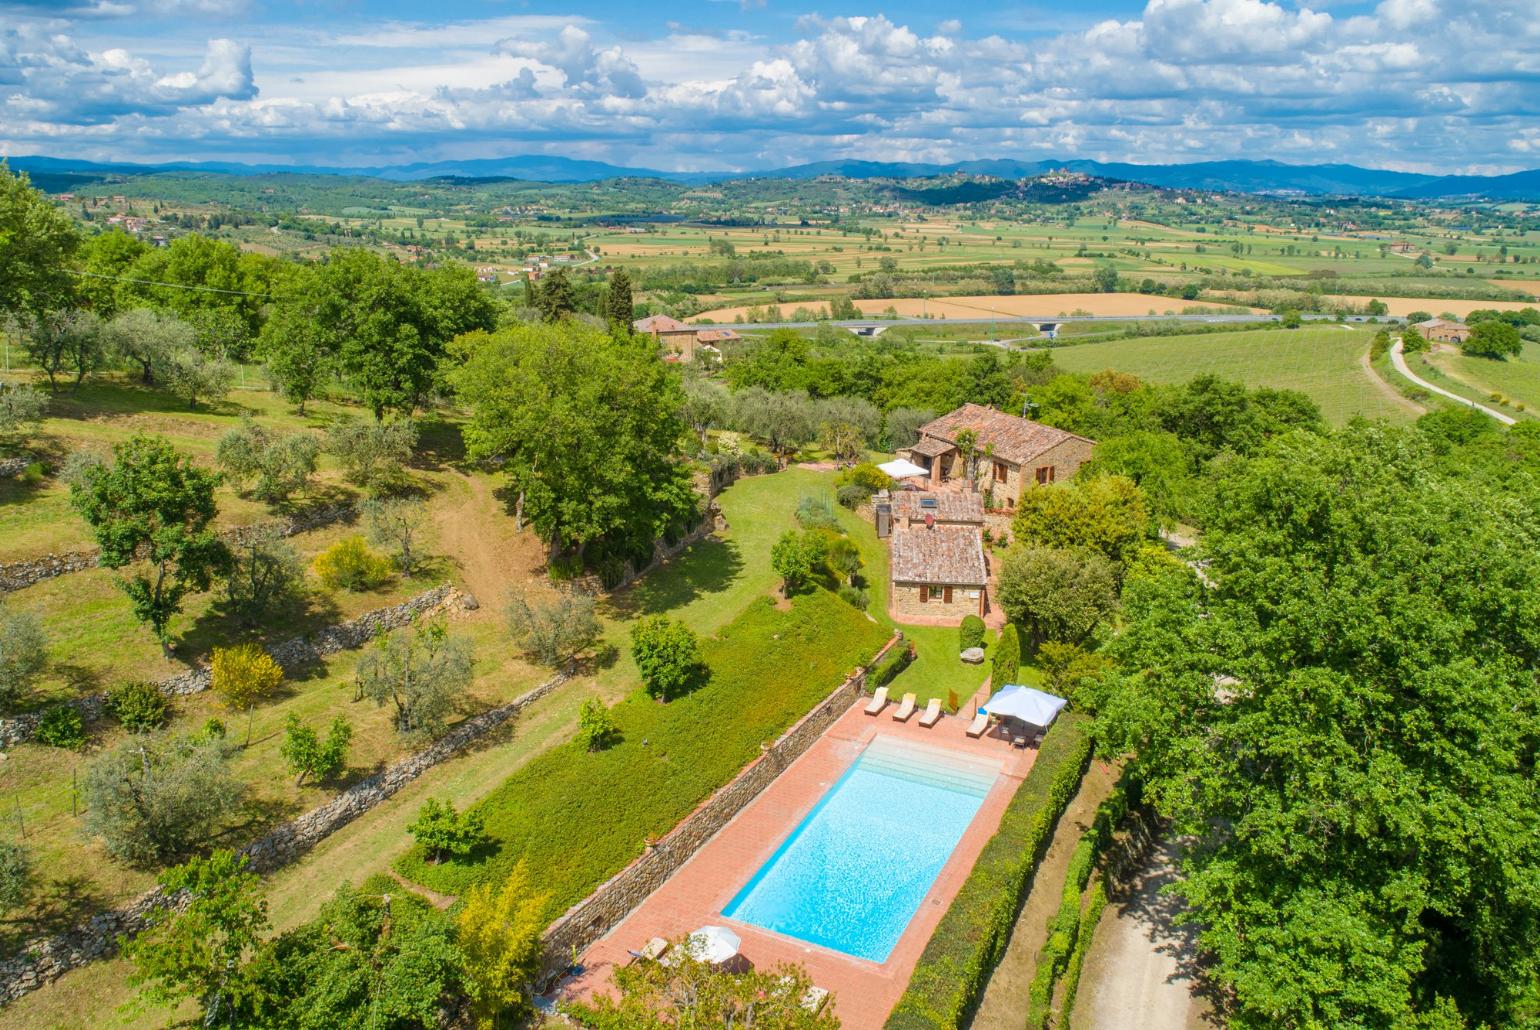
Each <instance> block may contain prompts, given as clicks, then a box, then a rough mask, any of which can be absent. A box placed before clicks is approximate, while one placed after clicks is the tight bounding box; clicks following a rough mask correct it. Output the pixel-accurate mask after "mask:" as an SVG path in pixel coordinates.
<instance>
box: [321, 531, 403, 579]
mask: <svg viewBox="0 0 1540 1030" xmlns="http://www.w3.org/2000/svg"><path fill="white" fill-rule="evenodd" d="M315 574H316V575H317V576H318V577H320V580H321V582H322V583H325V584H326V585H327V586H328V587H331V588H332V589H333V590H355V591H357V590H372V589H374V588H375V587H377V586H379V585H380V584H381V583H383V582H385V581H386V580H387V579H389V578H390V559H389V558H386V557H385V556H384V555H382V554H376V553H375V552H373V551H371V550H370V549H369V545H368V544H366V543H364V538H363V537H361V536H350V537H346V538H344V539H342V540H339V541H337V542H336V543H335V544H332V545H331V546H330V547H328V548H327V549H326V550H325V551H322V552H321V553H320V554H319V555H318V556H317V557H316V560H315Z"/></svg>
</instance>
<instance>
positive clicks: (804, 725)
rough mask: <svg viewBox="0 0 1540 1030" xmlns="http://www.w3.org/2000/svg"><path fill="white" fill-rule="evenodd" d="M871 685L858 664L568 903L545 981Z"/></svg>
mask: <svg viewBox="0 0 1540 1030" xmlns="http://www.w3.org/2000/svg"><path fill="white" fill-rule="evenodd" d="M902 640H903V634H901V633H895V634H894V635H893V637H892V638H891V639H889V640H888V642H887V643H886V644H884V645H883V647H882V650H881V651H878V652H877V654H876V656H874V657H873V658H872V661H871V662H870V663H869V665H868V668H870V666H872V665H876V664H877V662H878V661H879V660H880V659H881V658H882V657H883V656H884V655H886V654H887V653H888V651H889V650H890V649H891V648H893V647H894V646H895V645H897V644H898V643H899V642H900V641H902ZM865 688H866V669H860V670H858V671H857V672H856V673H855V674H854V675H852V676H850V677H849V678H848V679H846V680H845V682H843V683H841V684H840V685H839V686H838V687H836V688H834V691H833V692H832V693H831V694H829V696H828V697H826V698H824V699H823V700H822V701H821V702H819V704H818V707H816V708H814V709H813V710H812V711H811V712H809V713H808V714H807V715H805V716H803V717H802V719H801V720H800V721H798V722H797V724H796V725H794V726H793V727H792V728H791V729H789V730H787V731H786V732H785V733H783V734H782V735H781V737H780V739H779V740H777V741H776V742H775V743H774V744H771V745H769V746H768V747H766V748H765V750H764V753H763V754H762V755H760V757H758V758H756V759H755V760H754V761H753V762H752V763H750V764H749V765H748V766H746V767H745V768H744V769H743V771H742V772H740V773H739V774H738V775H737V776H736V777H734V778H733V780H732V782H730V783H728V784H727V785H726V786H725V787H722V788H720V789H719V790H717V792H716V793H714V794H712V795H711V797H709V798H707V799H706V800H705V801H704V802H702V803H701V805H700V806H699V807H698V808H696V809H695V811H694V812H692V813H690V815H688V816H686V817H685V819H684V820H683V821H682V822H680V824H679V825H678V826H676V827H674V828H673V830H671V831H670V832H669V833H668V835H667V836H665V837H664V838H663V839H662V840H659V841H657V842H656V843H655V844H653V845H651V846H650V847H648V848H647V850H646V851H645V852H644V853H643V854H642V855H641V857H639V858H637V859H636V860H635V861H634V862H632V863H631V864H630V865H628V866H626V868H624V869H622V870H621V871H620V872H618V873H616V874H615V875H614V876H612V877H611V878H610V879H609V880H608V881H606V882H605V883H604V884H602V885H601V886H600V887H599V888H598V889H597V890H595V891H594V892H593V893H592V894H590V895H589V896H588V897H586V898H584V899H583V900H582V901H580V902H578V903H577V904H576V905H573V906H572V907H571V908H569V909H568V910H567V911H566V912H565V913H563V915H562V916H561V918H559V919H557V920H556V922H554V923H552V924H551V925H550V927H549V928H547V929H546V932H545V957H544V960H543V963H542V968H541V976H540V979H541V980H549V979H551V978H553V977H555V976H557V975H559V974H561V973H562V972H563V971H564V970H565V969H566V968H567V965H568V963H569V962H570V961H571V956H572V953H573V951H574V950H576V951H578V952H581V951H583V950H584V949H586V948H587V947H588V946H589V945H591V944H593V943H594V942H595V941H597V940H598V939H599V938H600V937H603V936H604V935H605V934H606V933H609V932H610V930H612V929H614V928H615V927H616V926H617V925H618V924H619V923H620V921H621V920H623V919H624V918H625V917H626V916H627V915H629V914H630V913H631V912H632V910H634V909H635V908H636V907H637V906H638V905H640V904H641V903H642V902H643V901H645V900H646V899H647V897H648V895H650V894H651V893H652V892H653V891H655V890H657V889H658V888H659V887H661V886H662V885H663V882H664V881H665V880H667V879H668V878H669V877H670V876H672V875H674V873H675V872H677V871H678V869H679V867H680V866H682V865H684V864H685V862H687V861H689V860H690V858H691V857H692V856H693V855H694V854H695V852H697V851H698V850H700V848H701V846H702V845H704V844H705V843H706V842H707V841H708V840H710V839H711V838H712V837H714V836H715V835H716V834H717V832H718V831H719V830H721V829H722V827H724V826H726V825H727V824H728V823H729V822H731V821H732V820H733V817H734V816H736V815H737V814H738V813H739V812H741V811H742V810H743V808H744V806H746V805H747V804H748V803H749V802H750V801H752V800H754V798H756V797H758V796H759V793H760V792H761V791H763V790H764V789H765V788H766V787H768V786H769V785H770V784H771V783H772V782H774V781H775V778H776V777H777V776H779V775H781V773H783V772H785V771H786V768H787V767H788V766H790V765H791V763H792V762H794V761H796V760H797V759H798V758H799V757H801V755H802V754H803V752H805V751H807V749H808V748H809V747H811V746H812V745H813V742H814V741H815V740H817V739H818V738H819V737H821V736H822V735H823V733H824V731H825V730H827V729H828V728H829V727H830V726H832V725H833V724H834V722H835V720H837V719H838V718H839V717H840V716H841V715H843V714H845V712H846V710H848V709H849V708H850V706H851V704H853V703H854V702H855V701H856V699H857V698H859V697H861V696H862V695H863V693H864V691H865Z"/></svg>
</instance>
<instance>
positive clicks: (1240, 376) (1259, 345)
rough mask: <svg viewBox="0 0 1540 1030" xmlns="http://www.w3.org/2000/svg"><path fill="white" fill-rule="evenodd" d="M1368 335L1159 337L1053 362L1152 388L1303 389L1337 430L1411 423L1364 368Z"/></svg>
mask: <svg viewBox="0 0 1540 1030" xmlns="http://www.w3.org/2000/svg"><path fill="white" fill-rule="evenodd" d="M1370 336H1371V334H1370V333H1369V332H1367V331H1366V330H1359V329H1348V328H1343V327H1338V326H1309V327H1306V328H1303V329H1295V330H1284V331H1280V330H1259V331H1256V332H1234V333H1210V334H1206V335H1194V336H1157V337H1144V338H1138V339H1130V340H1108V341H1104V342H1101V343H1086V344H1080V345H1078V346H1070V347H1059V348H1056V349H1055V350H1054V351H1053V360H1054V363H1055V364H1057V365H1059V366H1060V367H1061V368H1064V369H1066V370H1068V371H1071V372H1097V371H1100V370H1102V369H1105V368H1114V369H1118V370H1119V371H1123V372H1132V373H1134V374H1135V375H1137V376H1139V377H1141V378H1143V379H1146V380H1148V381H1150V382H1154V383H1182V382H1186V381H1187V380H1189V379H1191V378H1192V377H1194V376H1197V375H1202V374H1205V373H1207V374H1212V375H1217V376H1219V377H1220V378H1223V379H1231V380H1235V381H1237V382H1241V383H1245V384H1246V385H1247V386H1251V387H1259V386H1272V387H1280V388H1286V389H1291V390H1298V391H1300V392H1301V393H1304V394H1306V395H1308V396H1309V397H1311V398H1312V399H1313V400H1315V402H1316V403H1317V404H1319V405H1320V406H1321V413H1322V414H1323V415H1324V416H1325V417H1326V420H1327V421H1328V422H1331V423H1333V424H1341V423H1344V422H1346V421H1347V420H1348V419H1350V418H1352V417H1353V416H1354V415H1364V416H1367V417H1369V418H1386V419H1390V420H1391V421H1394V422H1405V421H1407V420H1409V419H1410V418H1411V413H1410V412H1408V411H1407V410H1406V409H1405V408H1404V407H1403V406H1401V405H1399V404H1397V403H1396V401H1395V400H1394V399H1393V398H1391V397H1388V396H1386V394H1385V393H1384V391H1383V390H1382V389H1381V388H1380V387H1378V386H1377V385H1375V382H1374V380H1373V379H1372V378H1371V377H1370V374H1369V372H1368V371H1367V370H1366V369H1365V368H1364V366H1363V363H1362V360H1363V357H1364V355H1365V354H1367V353H1368V349H1369V339H1370Z"/></svg>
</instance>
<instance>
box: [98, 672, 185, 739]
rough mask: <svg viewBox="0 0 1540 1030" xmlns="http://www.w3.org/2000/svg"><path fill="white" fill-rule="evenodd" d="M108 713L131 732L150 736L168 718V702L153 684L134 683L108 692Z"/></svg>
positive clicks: (136, 681)
mask: <svg viewBox="0 0 1540 1030" xmlns="http://www.w3.org/2000/svg"><path fill="white" fill-rule="evenodd" d="M107 711H109V712H111V713H112V714H113V717H114V718H116V719H117V720H118V722H119V723H121V724H122V726H123V728H124V729H125V730H127V731H128V732H130V733H149V732H150V731H151V730H158V729H160V728H161V727H162V726H164V725H166V723H167V722H168V721H170V719H171V699H170V698H168V697H166V695H165V694H162V693H161V692H160V688H159V687H157V686H156V685H155V684H153V683H146V682H144V681H143V680H134V681H132V682H129V683H119V684H118V685H117V686H115V687H113V688H112V689H111V690H109V691H108V692H107Z"/></svg>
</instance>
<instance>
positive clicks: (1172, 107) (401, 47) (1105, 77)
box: [0, 0, 1540, 167]
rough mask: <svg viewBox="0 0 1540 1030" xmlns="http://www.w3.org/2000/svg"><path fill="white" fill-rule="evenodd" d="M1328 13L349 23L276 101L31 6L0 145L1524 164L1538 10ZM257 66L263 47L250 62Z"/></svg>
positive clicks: (1, 47)
mask: <svg viewBox="0 0 1540 1030" xmlns="http://www.w3.org/2000/svg"><path fill="white" fill-rule="evenodd" d="M0 2H3V0H0ZM101 2H104V3H105V2H110V0H101ZM123 2H131V0H123ZM132 2H137V0H132ZM146 2H149V0H146ZM155 2H166V3H174V2H177V0H155ZM197 2H199V3H205V4H214V3H221V2H225V0H197ZM1318 2H1319V4H1320V6H1321V7H1322V8H1327V7H1331V10H1336V9H1337V8H1336V7H1335V6H1333V5H1330V4H1329V3H1328V2H1327V0H1318ZM1331 10H1326V9H1322V10H1315V9H1313V8H1311V7H1310V6H1308V5H1306V4H1304V3H1287V2H1279V0H1147V2H1146V3H1145V6H1144V7H1143V9H1142V10H1141V11H1139V12H1138V14H1137V16H1134V17H1123V18H1114V19H1109V20H1105V21H1102V22H1099V23H1096V24H1093V25H1090V26H1089V27H1084V28H1079V29H1076V30H1074V31H1072V32H1067V33H1064V34H1062V35H1060V36H1059V37H1057V38H1049V37H1042V36H1039V35H1034V36H1032V37H1026V38H1012V37H1011V36H1010V35H1009V34H1005V35H983V36H980V35H971V36H970V35H968V34H967V33H966V32H965V28H964V26H963V25H962V24H960V23H958V22H957V21H955V20H946V21H941V22H940V23H939V24H938V25H937V26H936V29H935V30H934V32H927V31H926V30H924V29H923V28H921V27H916V26H914V25H911V24H906V23H904V22H902V21H898V20H893V19H890V18H888V17H886V16H883V15H880V14H873V15H869V16H862V15H852V16H846V17H819V16H811V15H810V16H806V17H803V18H801V19H799V20H798V21H797V22H796V24H795V31H794V33H793V34H792V35H791V36H790V37H787V38H779V39H766V38H761V37H757V36H753V35H750V34H748V33H747V32H736V33H732V34H728V35H725V36H721V37H708V36H705V35H703V34H702V33H701V32H700V31H699V30H694V31H692V30H689V29H686V28H684V27H681V26H669V27H666V28H664V29H661V30H660V31H662V32H663V33H664V34H663V35H661V36H656V37H653V38H641V39H638V38H629V37H628V38H626V39H625V41H624V42H622V41H619V40H618V39H617V38H616V37H614V36H613V35H611V34H610V33H608V32H607V31H606V27H605V26H604V25H602V24H600V23H596V22H593V21H585V20H583V19H579V18H569V19H560V18H552V17H551V16H547V15H539V16H535V15H520V16H509V17H504V18H498V19H488V20H487V21H485V22H483V23H474V22H460V23H453V24H447V25H446V24H440V25H423V24H391V25H387V26H379V27H368V26H362V27H360V26H350V34H348V35H343V34H339V35H337V36H336V37H335V38H334V39H335V42H336V43H337V46H336V53H338V54H351V53H353V52H354V50H355V49H357V50H360V51H364V52H367V53H368V54H369V55H370V62H371V63H369V64H367V65H364V64H356V65H353V66H352V67H350V68H339V69H338V70H337V71H336V72H335V73H333V74H332V75H331V79H330V81H331V83H332V84H331V85H330V86H328V87H322V88H316V87H313V86H312V87H307V88H309V89H312V90H313V92H309V93H304V94H302V95H296V94H295V93H294V92H293V87H292V86H290V85H289V84H290V83H292V82H294V81H295V80H296V78H298V77H297V76H295V77H290V78H276V79H274V80H272V81H270V82H265V84H266V85H267V86H268V89H267V91H266V92H265V93H264V94H263V95H262V96H258V94H257V80H256V79H255V78H254V77H253V69H252V56H251V53H250V51H249V50H248V49H247V48H246V47H245V46H243V45H240V44H238V43H235V42H232V41H230V40H214V41H211V42H209V43H208V45H207V48H206V52H205V55H204V57H203V60H202V63H201V64H199V65H198V66H197V67H192V65H193V63H194V62H193V61H192V60H188V61H186V65H187V66H186V67H182V68H167V67H160V66H158V64H157V62H152V61H150V60H149V59H147V58H145V57H144V56H142V55H141V54H139V53H137V52H136V51H135V50H134V49H133V48H132V47H131V46H128V45H127V44H124V45H121V46H101V47H93V46H90V45H85V44H81V43H77V42H75V41H74V40H73V39H72V38H71V35H70V32H61V31H59V29H58V27H57V25H56V23H54V22H48V23H46V24H45V23H44V22H43V20H42V19H35V20H34V21H32V22H31V23H30V24H29V23H26V22H25V20H23V24H22V26H21V27H20V28H17V29H12V30H4V31H0V87H3V88H0V115H3V116H6V117H5V118H4V122H3V124H5V125H6V128H4V129H0V140H8V141H10V145H12V146H14V145H15V142H14V141H16V140H19V139H31V140H41V141H45V142H52V141H57V140H69V139H77V140H80V141H83V142H96V141H100V140H103V139H110V138H112V137H113V136H114V134H117V136H118V137H119V138H124V139H126V138H129V137H130V136H132V137H133V138H134V139H136V140H149V141H152V143H153V141H155V140H159V139H164V140H167V141H171V140H180V139H193V140H199V141H200V145H202V146H207V147H220V146H223V147H225V148H227V149H229V150H232V151H237V150H239V149H241V148H242V147H249V146H250V145H251V141H255V140H260V141H263V142H264V143H265V144H266V145H267V146H269V147H270V148H273V147H279V148H283V149H284V150H285V151H286V152H288V153H291V154H293V155H294V156H296V157H303V156H306V155H305V154H304V153H302V152H301V151H304V150H305V149H306V148H309V150H310V153H311V154H316V153H319V154H322V155H324V157H323V159H335V160H342V157H341V154H342V153H343V152H344V151H347V150H349V149H350V150H351V152H353V153H365V152H370V153H375V154H379V153H383V152H386V151H390V150H392V148H395V149H400V150H406V149H410V150H412V151H414V152H415V153H417V154H418V155H419V156H420V155H421V154H423V153H431V152H433V150H434V149H435V148H446V149H449V150H453V151H457V152H461V153H463V152H465V151H466V150H467V148H469V149H472V150H476V149H478V148H479V152H482V153H486V152H488V151H491V150H493V149H495V150H497V151H500V152H508V151H510V150H516V149H541V148H549V149H560V150H562V151H563V152H567V153H584V154H585V155H587V156H607V157H610V158H614V159H620V160H627V161H635V162H643V161H650V162H652V163H656V164H658V165H661V166H666V167H680V166H695V167H723V166H736V167H743V166H749V167H753V166H762V165H770V164H782V163H786V162H788V161H796V160H816V159H821V158H827V157H831V156H837V155H841V154H849V153H860V154H861V155H862V156H873V157H887V158H893V159H914V160H941V161H945V160H956V159H959V158H964V157H975V156H992V155H1005V154H1022V155H1035V156H1049V155H1063V156H1080V155H1083V156H1089V157H1100V158H1106V159H1118V160H1132V161H1166V160H1191V159H1195V158H1201V157H1222V156H1253V157H1260V156H1277V157H1281V158H1284V159H1294V160H1356V161H1361V162H1368V163H1378V164H1385V165H1396V166H1417V165H1424V166H1427V163H1434V164H1435V165H1436V166H1437V167H1444V165H1445V162H1447V161H1449V159H1450V155H1455V158H1454V160H1455V161H1457V162H1464V163H1468V164H1470V165H1472V166H1474V165H1477V164H1492V163H1499V164H1501V163H1506V164H1508V165H1509V166H1512V165H1514V164H1515V163H1516V162H1519V161H1521V160H1523V159H1524V158H1525V156H1526V155H1530V154H1534V153H1537V152H1540V142H1537V139H1536V136H1535V132H1534V129H1533V126H1534V121H1535V117H1536V115H1537V114H1540V86H1537V83H1540V19H1536V18H1535V17H1534V9H1533V0H1486V2H1484V3H1483V4H1481V5H1479V6H1478V5H1471V4H1467V3H1464V2H1463V0H1381V2H1380V3H1379V4H1378V6H1376V7H1374V8H1373V9H1372V10H1369V11H1368V12H1367V13H1339V14H1333V13H1331ZM1354 10H1362V9H1359V8H1354ZM78 24H81V25H83V24H85V22H83V21H81V22H79V23H78ZM66 27H68V26H67V25H66ZM76 34H77V35H80V36H82V38H84V37H85V34H84V33H78V32H77V33H76ZM489 39H496V40H499V42H497V43H495V44H490V43H488V42H486V41H487V40H489ZM344 40H345V43H344V42H343V41H344ZM292 46H293V44H291V47H292ZM330 53H331V52H330V51H329V52H328V56H330ZM263 60H264V58H263V50H262V48H261V44H259V45H258V52H257V63H258V66H259V67H258V71H259V72H260V70H261V64H262V62H263ZM389 62H394V63H389ZM159 63H164V61H163V60H162V61H160V62H159ZM471 66H475V73H474V74H471V73H470V72H469V71H455V69H469V68H471ZM330 67H331V66H330V65H328V68H330ZM343 72H346V74H342V73H343ZM451 72H454V74H451ZM321 77H324V76H321ZM305 78H306V79H307V80H309V81H316V80H315V79H311V77H310V76H308V75H307V76H305ZM278 83H283V84H284V86H285V87H287V88H288V91H287V92H285V90H284V88H283V87H280V86H278V85H277V84H278ZM387 84H388V85H387ZM724 155H727V156H724ZM1432 155H1437V156H1436V157H1435V156H1432ZM312 159H314V158H313V157H312Z"/></svg>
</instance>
